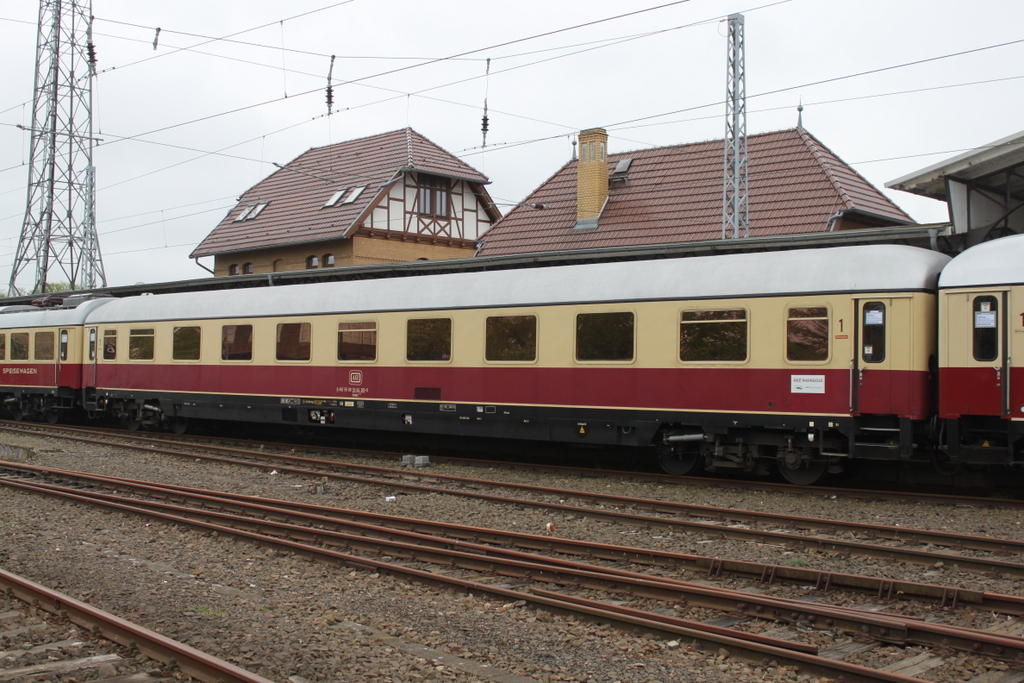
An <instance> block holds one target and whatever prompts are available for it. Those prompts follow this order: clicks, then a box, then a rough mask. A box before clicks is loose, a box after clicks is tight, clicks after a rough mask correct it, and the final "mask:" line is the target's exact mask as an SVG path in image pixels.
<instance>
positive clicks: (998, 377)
mask: <svg viewBox="0 0 1024 683" xmlns="http://www.w3.org/2000/svg"><path fill="white" fill-rule="evenodd" d="M992 369H993V370H995V371H996V385H999V384H1001V383H1002V381H1003V369H1002V368H1001V367H998V366H993V367H992Z"/></svg>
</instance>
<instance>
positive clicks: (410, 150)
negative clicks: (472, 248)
mask: <svg viewBox="0 0 1024 683" xmlns="http://www.w3.org/2000/svg"><path fill="white" fill-rule="evenodd" d="M410 170H411V171H423V172H424V173H431V174H434V175H442V176H448V177H451V178H457V179H460V180H467V181H470V182H473V183H480V184H483V183H487V182H488V180H487V177H486V176H484V175H482V174H481V173H480V172H479V171H477V170H476V169H474V168H473V167H472V166H469V165H468V164H466V163H464V162H462V161H461V160H460V159H458V158H456V157H454V156H452V155H451V154H450V153H449V152H447V151H445V150H444V149H442V148H441V147H438V146H437V145H435V144H434V143H433V142H431V141H430V140H428V139H427V138H425V137H423V136H422V135H420V134H419V133H417V132H416V131H414V130H412V129H411V128H404V129H402V130H395V131H391V132H389V133H381V134H380V135H372V136H370V137H366V138H360V139H358V140H349V141H347V142H339V143H337V144H334V145H328V146H326V147H315V148H313V149H310V150H308V151H307V152H305V153H303V154H300V155H299V156H298V157H297V158H296V159H294V160H293V161H292V162H290V163H289V164H287V165H285V166H284V167H282V168H279V169H278V170H277V171H275V172H274V173H272V174H270V175H269V176H267V177H266V178H265V179H263V180H261V181H260V182H258V183H256V185H254V186H253V187H251V188H250V189H249V190H247V191H246V192H245V194H243V195H242V196H241V198H240V200H239V202H238V205H237V206H236V207H235V208H233V209H231V211H230V212H229V213H228V215H227V216H225V217H224V219H223V220H221V222H220V223H219V224H218V225H217V227H216V228H214V229H213V232H211V233H210V234H209V235H207V236H206V239H204V240H203V241H202V242H201V243H200V244H199V246H198V247H196V248H195V250H194V251H193V252H192V254H191V257H192V258H196V257H199V256H212V255H214V254H223V253H228V252H233V251H248V250H251V249H264V248H268V247H275V246H280V245H284V244H297V243H305V242H319V241H325V240H332V239H338V238H341V237H344V236H346V235H347V234H348V233H349V232H350V231H351V230H353V229H354V228H355V227H356V225H357V223H358V221H359V219H360V218H361V217H362V216H364V215H365V213H366V211H367V210H368V209H370V208H371V207H372V206H374V205H375V204H376V203H377V201H378V197H379V195H380V194H381V192H384V193H386V192H387V191H388V189H389V186H390V182H391V181H393V180H395V179H396V178H398V177H400V175H401V172H402V171H410ZM357 187H365V188H366V189H365V190H364V191H363V192H362V194H360V195H359V197H358V198H357V199H356V201H354V202H352V203H350V204H345V205H341V203H340V202H341V201H343V200H344V199H342V200H339V204H338V205H336V206H333V207H329V208H324V204H325V203H326V202H327V201H328V200H329V199H330V198H331V196H332V195H333V194H335V193H336V192H337V191H339V190H341V189H346V188H347V189H348V190H350V191H351V189H352V188H357ZM263 202H268V203H267V206H266V208H265V209H264V210H263V211H262V212H260V214H259V215H258V216H257V217H256V218H255V219H253V220H243V221H236V220H235V219H236V218H237V217H238V216H239V214H240V212H242V211H244V210H245V208H246V207H249V206H252V205H254V204H260V203H263Z"/></svg>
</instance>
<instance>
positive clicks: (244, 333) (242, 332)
mask: <svg viewBox="0 0 1024 683" xmlns="http://www.w3.org/2000/svg"><path fill="white" fill-rule="evenodd" d="M220 357H221V360H252V325H225V326H224V327H222V328H221V336H220Z"/></svg>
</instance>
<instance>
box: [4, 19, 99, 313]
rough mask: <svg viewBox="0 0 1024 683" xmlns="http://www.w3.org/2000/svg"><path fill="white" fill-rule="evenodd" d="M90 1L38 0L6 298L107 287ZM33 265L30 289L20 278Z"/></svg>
mask: <svg viewBox="0 0 1024 683" xmlns="http://www.w3.org/2000/svg"><path fill="white" fill-rule="evenodd" d="M91 13H92V3H91V0H40V3H39V29H38V31H39V33H38V37H37V40H36V72H35V85H34V93H33V105H32V129H31V134H32V144H31V148H32V153H31V163H30V166H29V179H28V201H27V204H26V207H25V220H24V222H23V224H22V228H21V237H20V238H19V240H18V248H17V251H16V253H15V258H14V265H13V267H12V268H11V279H10V283H9V285H8V295H10V296H16V295H18V294H22V293H27V292H29V291H31V292H33V293H41V292H44V291H46V288H47V285H49V284H53V283H56V282H66V283H68V284H69V285H70V287H71V289H91V288H95V287H102V286H105V285H106V275H105V274H104V272H103V261H102V258H101V256H100V248H99V241H98V239H97V236H96V206H95V192H96V189H95V169H94V168H93V165H92V148H93V137H92V78H93V76H94V75H95V70H94V63H95V59H94V52H93V50H92V42H91V34H92V31H91V25H90V24H91V20H92V16H91ZM33 265H34V266H35V275H34V280H33V283H32V285H31V290H30V289H29V287H28V286H27V285H26V284H25V283H24V282H23V283H21V284H20V285H19V279H20V278H22V276H23V275H25V273H26V271H28V270H29V269H30V268H31V267H32V266H33Z"/></svg>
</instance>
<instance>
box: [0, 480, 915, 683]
mask: <svg viewBox="0 0 1024 683" xmlns="http://www.w3.org/2000/svg"><path fill="white" fill-rule="evenodd" d="M4 483H5V484H12V483H13V484H16V485H19V486H18V487H19V488H25V489H27V490H33V489H35V490H39V491H45V489H43V488H38V489H36V487H35V486H34V485H31V484H28V483H26V482H13V481H10V480H7V481H4ZM46 492H47V493H50V494H51V495H53V494H56V495H61V496H63V497H65V498H69V499H72V500H79V501H81V502H86V503H90V504H97V502H96V501H92V500H90V499H89V498H88V497H85V496H81V495H80V493H81V492H54V491H46ZM105 507H110V508H114V509H123V510H125V511H129V512H132V513H134V514H139V513H140V510H139V509H135V508H131V507H130V506H127V505H119V504H113V503H109V504H105ZM142 514H146V515H147V516H149V517H151V518H154V519H162V520H164V521H169V522H171V523H175V524H184V525H188V526H201V527H204V528H206V529H209V530H211V531H217V532H218V533H221V534H224V535H227V536H229V537H236V538H243V539H245V540H249V541H252V542H254V543H256V544H257V545H266V544H270V545H274V546H277V547H280V548H284V549H286V550H289V551H291V552H294V553H295V554H297V555H300V556H303V557H308V558H310V559H312V560H327V561H333V562H337V563H339V564H344V565H346V566H349V567H353V568H356V569H363V570H370V571H376V572H382V573H386V574H389V575H392V576H397V577H402V578H405V579H406V580H410V581H419V582H422V583H426V584H429V585H432V586H440V587H445V588H450V589H456V590H460V591H463V592H465V593H468V594H474V593H476V594H481V595H492V596H496V597H500V598H502V599H507V600H510V601H513V602H515V601H523V602H524V603H525V604H530V605H533V606H534V607H539V608H544V609H548V610H552V611H554V612H557V613H577V614H585V615H589V616H592V617H595V618H598V619H602V620H606V621H609V622H613V623H616V624H621V625H626V626H632V627H641V628H644V629H647V630H651V631H654V632H658V633H663V634H668V635H671V636H673V637H678V636H682V637H685V638H687V639H692V641H693V644H694V645H697V646H703V647H727V648H731V649H732V650H734V651H737V652H741V653H743V656H745V657H747V658H750V659H753V660H756V661H760V660H763V659H764V658H765V657H768V658H770V659H773V660H775V661H778V662H780V663H783V664H786V665H792V666H795V667H800V668H802V669H804V670H807V671H811V672H814V673H816V674H818V675H824V676H829V677H834V678H837V679H840V680H843V681H847V682H849V683H878V682H881V683H925V682H924V681H922V679H918V678H913V677H910V676H903V675H900V674H894V673H890V672H886V671H879V670H874V669H869V668H867V667H862V666H859V665H856V664H849V663H847V662H843V661H841V660H833V659H828V658H825V657H820V656H818V655H814V654H809V653H805V652H798V651H795V650H792V649H787V648H786V647H775V646H773V645H769V644H765V643H764V642H757V641H754V640H749V639H743V638H740V637H730V636H725V635H720V634H718V633H713V632H710V631H700V630H696V629H689V628H686V627H683V626H678V625H674V624H672V623H671V618H667V619H666V618H664V617H661V615H657V614H653V613H647V614H646V617H637V616H636V615H635V614H630V613H628V611H621V610H620V611H616V610H614V609H605V607H607V606H606V605H603V604H602V603H596V605H597V606H594V604H589V605H587V604H579V603H578V601H577V602H574V601H571V600H565V599H562V598H552V597H549V596H546V595H536V594H533V593H524V592H520V591H515V590H512V589H507V588H502V587H500V586H494V585H489V584H482V583H479V582H475V581H469V580H466V579H462V578H459V577H454V576H445V575H440V574H437V573H434V572H427V571H424V570H420V569H416V568H413V567H406V566H402V565H398V564H394V563H388V562H382V561H379V560H373V559H371V558H365V557H358V556H354V555H348V554H345V553H341V552H338V551H334V550H330V549H327V548H320V547H315V546H309V545H306V544H303V543H298V542H295V541H291V540H287V539H281V538H275V537H271V536H265V535H262V534H257V533H253V532H249V531H245V530H239V529H232V528H229V527H223V526H220V525H216V524H210V523H204V522H198V521H196V520H189V519H186V518H178V517H176V516H175V515H171V514H167V513H160V512H156V511H150V512H143V513H142ZM735 635H737V636H739V635H742V632H735ZM780 642H781V643H782V644H784V645H789V643H787V642H786V641H780Z"/></svg>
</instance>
